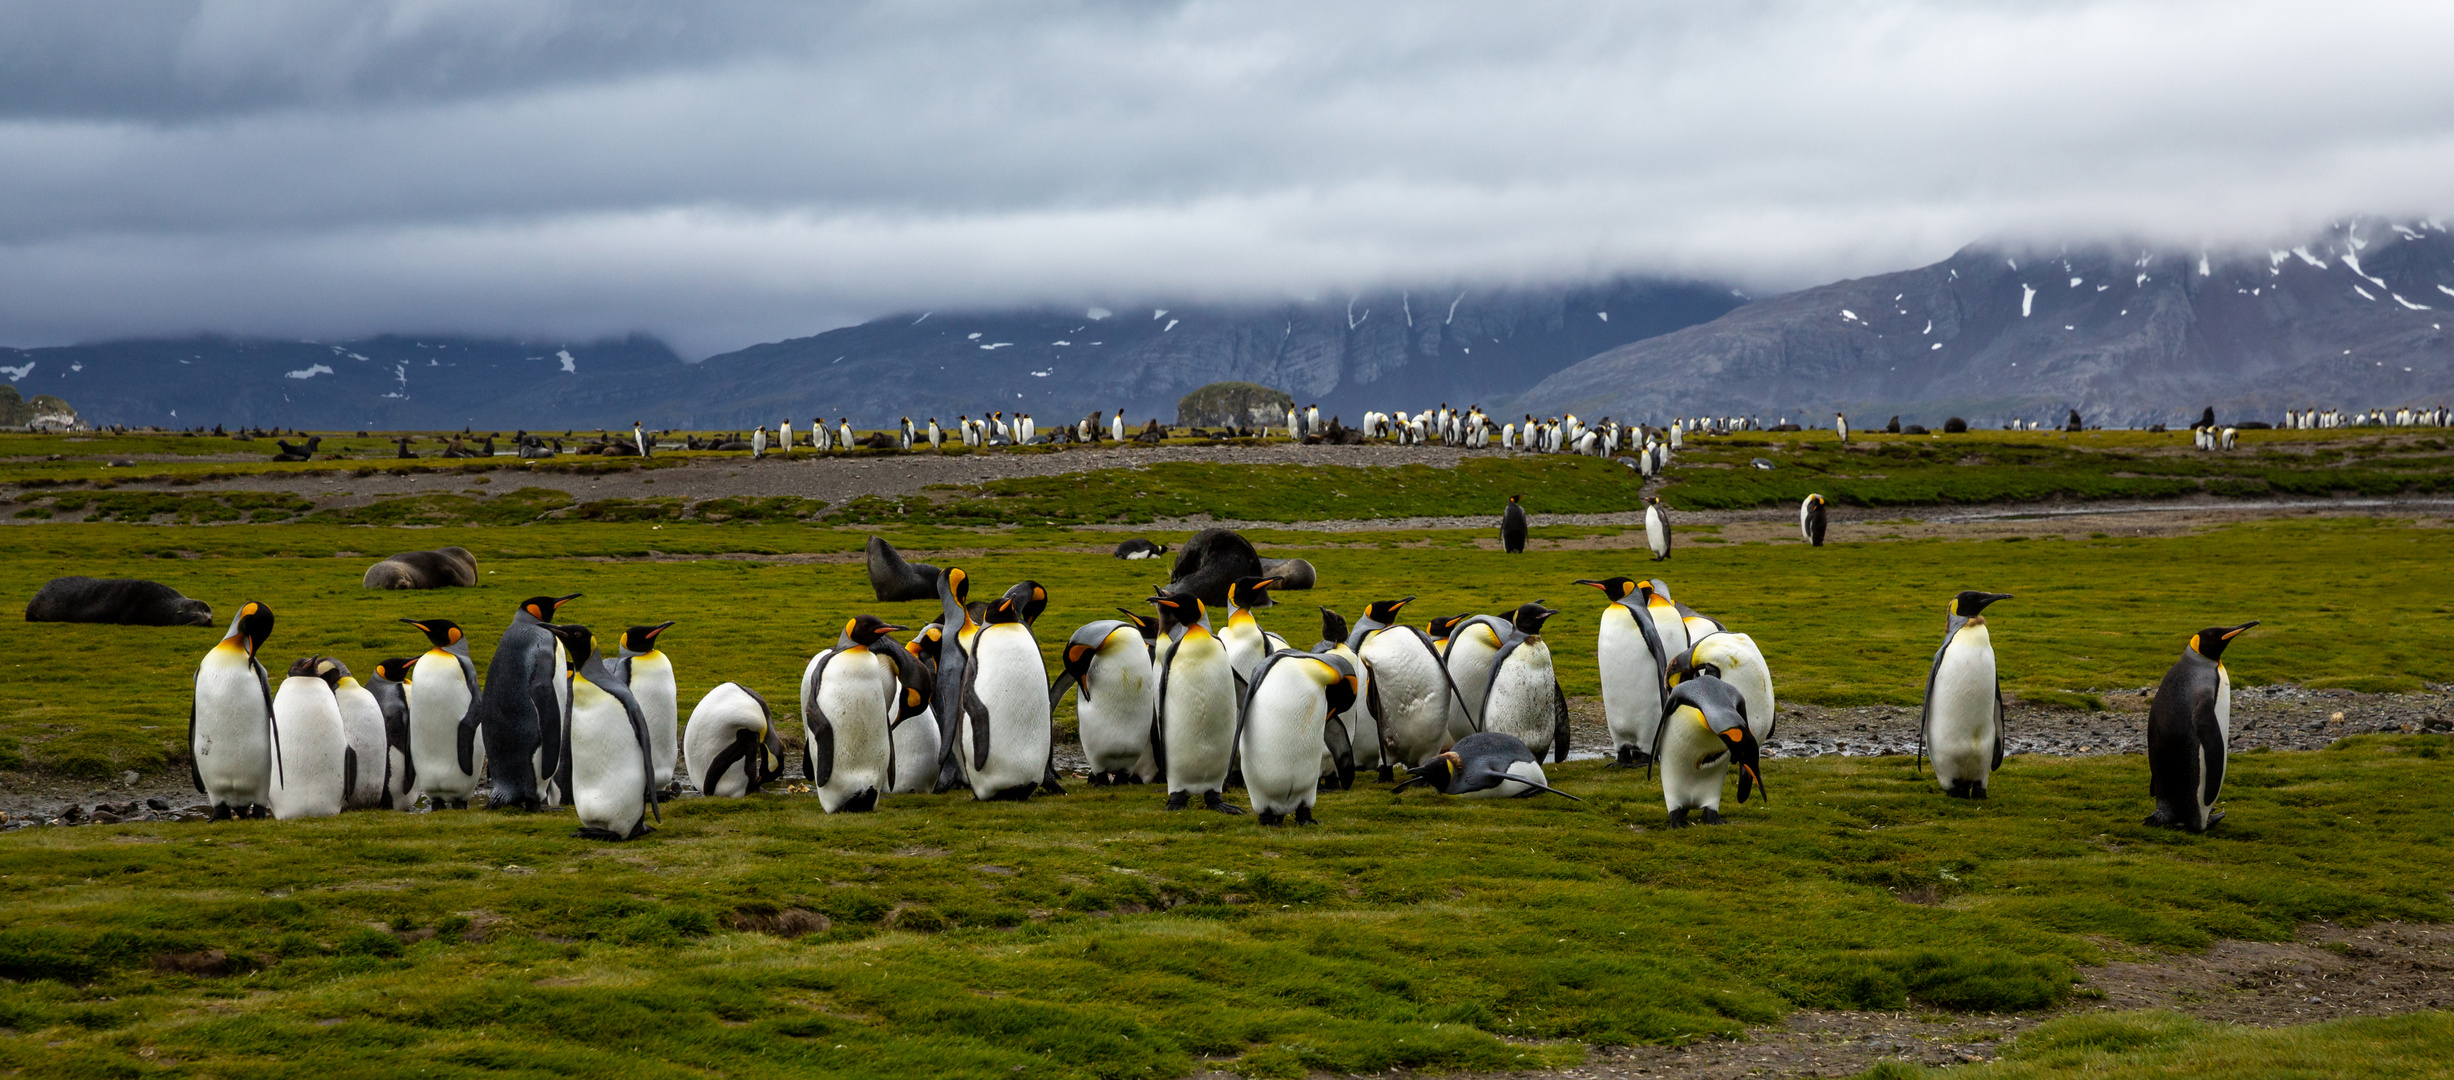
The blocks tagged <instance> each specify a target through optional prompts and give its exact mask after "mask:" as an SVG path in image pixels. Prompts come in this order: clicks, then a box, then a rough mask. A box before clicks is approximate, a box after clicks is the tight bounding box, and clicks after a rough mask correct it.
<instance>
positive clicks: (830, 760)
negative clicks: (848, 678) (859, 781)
mask: <svg viewBox="0 0 2454 1080" xmlns="http://www.w3.org/2000/svg"><path fill="white" fill-rule="evenodd" d="M880 543H884V541H880ZM895 651H896V652H902V651H903V650H901V649H897V650H895ZM841 652H843V650H842V649H840V648H835V649H828V650H827V651H826V652H823V653H820V654H819V656H818V662H817V667H816V669H815V670H812V671H811V672H810V673H809V676H808V677H807V678H804V679H802V680H801V685H802V686H803V687H806V688H807V689H805V690H804V691H803V692H802V694H801V717H802V723H801V728H802V731H803V732H804V733H806V734H808V735H809V745H808V746H807V747H804V748H803V749H802V751H801V775H802V776H803V777H804V778H806V779H808V780H809V782H810V786H811V787H817V786H819V785H822V784H825V783H826V782H827V778H826V776H821V775H819V774H818V752H819V751H818V747H819V742H818V740H819V739H820V738H821V735H820V732H821V731H823V732H824V733H825V734H824V736H823V737H824V738H825V739H826V744H825V745H826V760H827V770H828V775H833V772H834V768H835V725H834V723H833V722H832V721H830V720H828V719H827V712H826V710H825V709H821V708H819V707H818V691H819V689H820V688H821V687H824V686H825V685H826V678H827V665H828V664H830V663H833V662H834V661H835V657H836V655H837V654H839V653H841ZM894 712H895V710H894V708H893V707H892V705H891V704H890V705H889V707H888V708H887V715H889V716H892V715H894ZM813 721H814V722H813ZM770 726H772V724H770ZM893 729H894V725H892V724H889V725H887V730H889V731H892V730H893Z"/></svg>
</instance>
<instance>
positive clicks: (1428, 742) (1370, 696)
mask: <svg viewBox="0 0 2454 1080" xmlns="http://www.w3.org/2000/svg"><path fill="white" fill-rule="evenodd" d="M1413 599H1414V597H1411V596H1409V597H1407V598H1406V599H1404V600H1375V601H1373V602H1372V604H1371V605H1370V606H1368V607H1366V608H1365V609H1364V614H1363V618H1362V619H1361V620H1359V621H1358V622H1356V624H1355V629H1354V630H1353V631H1350V632H1349V633H1348V635H1347V641H1348V643H1349V644H1350V645H1351V646H1352V647H1353V648H1354V650H1355V655H1357V656H1359V657H1362V658H1363V662H1364V666H1365V668H1367V669H1369V670H1370V671H1371V672H1372V681H1371V682H1370V684H1368V685H1367V686H1365V687H1364V701H1365V707H1366V708H1368V709H1369V710H1371V713H1372V715H1373V716H1374V717H1376V718H1377V719H1378V720H1379V723H1380V731H1381V745H1382V746H1383V748H1384V751H1383V752H1384V753H1385V754H1387V757H1386V758H1385V759H1384V760H1385V761H1386V762H1387V763H1388V764H1390V765H1405V766H1410V767H1411V766H1416V765H1422V764H1424V763H1426V762H1428V761H1430V760H1431V759H1432V758H1433V757H1434V756H1436V755H1438V754H1439V753H1440V752H1441V751H1443V750H1446V749H1448V747H1449V744H1450V743H1452V742H1455V741H1456V740H1454V739H1451V738H1450V737H1449V707H1450V703H1451V702H1452V701H1455V700H1456V699H1457V696H1458V695H1457V690H1456V687H1455V686H1454V685H1452V684H1451V683H1450V682H1449V675H1448V669H1447V667H1446V666H1444V665H1443V663H1442V662H1441V658H1440V647H1439V646H1438V645H1436V644H1434V643H1433V642H1432V640H1431V637H1430V635H1427V634H1425V633H1424V632H1423V631H1422V630H1421V629H1420V628H1417V627H1413V626H1406V625H1403V624H1400V623H1399V622H1398V621H1397V618H1398V611H1399V609H1401V608H1403V607H1405V606H1406V605H1407V603H1409V602H1410V601H1412V600H1413Z"/></svg>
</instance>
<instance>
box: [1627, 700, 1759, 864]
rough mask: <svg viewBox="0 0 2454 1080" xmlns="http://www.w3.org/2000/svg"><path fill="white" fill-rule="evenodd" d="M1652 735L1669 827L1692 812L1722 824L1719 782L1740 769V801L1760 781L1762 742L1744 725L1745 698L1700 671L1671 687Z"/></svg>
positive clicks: (1679, 824) (1678, 824) (1676, 826)
mask: <svg viewBox="0 0 2454 1080" xmlns="http://www.w3.org/2000/svg"><path fill="white" fill-rule="evenodd" d="M1663 708H1664V709H1665V710H1666V712H1665V714H1664V715H1663V717H1662V726H1661V730H1660V731H1659V733H1657V734H1656V735H1655V736H1654V743H1653V763H1654V765H1655V766H1656V767H1658V768H1659V769H1661V771H1662V804H1663V805H1664V806H1666V807H1668V808H1669V811H1670V827H1671V828H1674V829H1683V828H1686V827H1687V814H1688V811H1691V810H1702V811H1704V823H1705V824H1707V825H1719V824H1721V782H1722V780H1724V779H1725V778H1727V777H1728V776H1729V774H1730V767H1731V766H1733V765H1735V766H1737V767H1738V770H1739V771H1738V801H1739V802H1742V803H1743V802H1746V801H1747V795H1748V793H1749V792H1750V790H1751V789H1752V788H1754V787H1756V786H1759V785H1761V784H1762V783H1763V773H1762V769H1763V764H1762V762H1763V744H1761V743H1759V742H1757V741H1756V739H1755V732H1754V731H1753V730H1752V729H1751V728H1749V727H1748V725H1747V699H1746V698H1745V697H1744V696H1742V695H1740V694H1739V692H1738V689H1737V688H1736V687H1733V686H1731V685H1730V684H1728V683H1726V682H1723V681H1721V680H1720V679H1717V678H1714V677H1713V676H1711V675H1698V676H1696V677H1694V678H1691V679H1688V680H1686V681H1684V682H1681V683H1680V684H1679V685H1678V687H1677V688H1676V689H1673V690H1672V691H1670V699H1669V701H1668V702H1666V703H1665V704H1664V706H1663Z"/></svg>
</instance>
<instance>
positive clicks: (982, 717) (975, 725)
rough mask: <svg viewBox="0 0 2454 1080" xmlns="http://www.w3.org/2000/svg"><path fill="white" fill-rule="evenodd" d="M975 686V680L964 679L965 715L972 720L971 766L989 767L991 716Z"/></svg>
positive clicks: (986, 704)
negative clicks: (989, 724)
mask: <svg viewBox="0 0 2454 1080" xmlns="http://www.w3.org/2000/svg"><path fill="white" fill-rule="evenodd" d="M973 674H977V672H974V673H973ZM973 686H974V680H972V679H964V680H963V715H964V717H965V718H967V719H969V720H970V721H971V767H972V768H973V769H974V770H978V769H985V768H988V734H989V733H988V719H989V717H988V703H987V702H985V701H982V700H980V695H979V693H978V692H977V691H976V690H974V689H973Z"/></svg>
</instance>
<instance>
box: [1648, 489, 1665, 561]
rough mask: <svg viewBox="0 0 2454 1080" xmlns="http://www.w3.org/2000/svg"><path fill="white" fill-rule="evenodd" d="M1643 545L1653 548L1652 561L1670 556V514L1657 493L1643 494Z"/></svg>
mask: <svg viewBox="0 0 2454 1080" xmlns="http://www.w3.org/2000/svg"><path fill="white" fill-rule="evenodd" d="M1645 546H1646V547H1649V548H1652V549H1653V561H1654V562H1660V561H1662V560H1663V559H1667V558H1669V557H1670V514H1669V512H1668V511H1666V510H1663V509H1662V498H1661V496H1659V495H1647V496H1645Z"/></svg>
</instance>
